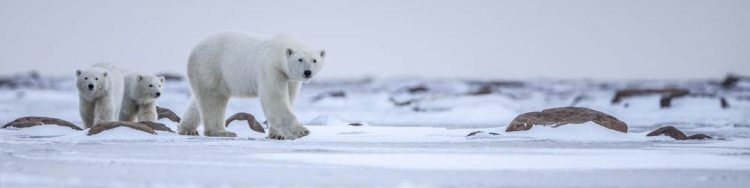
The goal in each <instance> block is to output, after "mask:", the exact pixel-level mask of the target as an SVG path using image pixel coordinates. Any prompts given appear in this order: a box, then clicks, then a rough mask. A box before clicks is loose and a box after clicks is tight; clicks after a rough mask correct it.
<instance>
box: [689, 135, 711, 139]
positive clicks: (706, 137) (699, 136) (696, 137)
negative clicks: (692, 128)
mask: <svg viewBox="0 0 750 188" xmlns="http://www.w3.org/2000/svg"><path fill="white" fill-rule="evenodd" d="M687 139H688V140H706V139H713V137H710V136H708V135H705V134H694V135H690V136H688V137H687Z"/></svg>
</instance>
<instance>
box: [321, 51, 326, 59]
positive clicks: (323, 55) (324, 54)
mask: <svg viewBox="0 0 750 188" xmlns="http://www.w3.org/2000/svg"><path fill="white" fill-rule="evenodd" d="M320 57H322V58H325V57H326V51H325V50H320Z"/></svg>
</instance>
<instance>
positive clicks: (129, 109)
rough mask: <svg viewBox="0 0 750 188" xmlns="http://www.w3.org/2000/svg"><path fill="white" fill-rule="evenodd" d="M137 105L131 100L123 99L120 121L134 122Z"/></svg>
mask: <svg viewBox="0 0 750 188" xmlns="http://www.w3.org/2000/svg"><path fill="white" fill-rule="evenodd" d="M137 112H138V105H136V103H135V102H134V101H132V100H129V99H124V100H122V104H121V105H120V117H119V119H120V121H130V122H136V119H135V118H136V115H137Z"/></svg>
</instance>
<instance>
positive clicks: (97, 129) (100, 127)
mask: <svg viewBox="0 0 750 188" xmlns="http://www.w3.org/2000/svg"><path fill="white" fill-rule="evenodd" d="M116 127H128V128H131V129H135V130H139V131H143V132H146V133H149V134H154V135H155V134H156V131H154V129H153V128H151V127H149V126H148V125H146V124H142V123H136V122H129V121H109V122H99V123H97V124H95V125H94V127H92V128H91V129H89V133H88V135H89V136H91V135H95V134H99V133H101V132H103V131H106V130H110V129H113V128H116Z"/></svg>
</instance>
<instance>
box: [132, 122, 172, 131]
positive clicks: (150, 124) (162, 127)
mask: <svg viewBox="0 0 750 188" xmlns="http://www.w3.org/2000/svg"><path fill="white" fill-rule="evenodd" d="M138 123H141V124H144V125H147V126H148V127H151V128H152V129H154V130H157V131H167V132H174V131H173V130H172V129H170V128H169V127H167V126H166V125H164V124H162V123H158V122H151V121H141V122H138Z"/></svg>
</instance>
